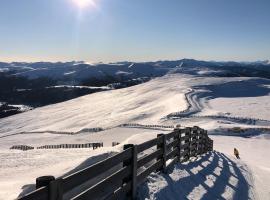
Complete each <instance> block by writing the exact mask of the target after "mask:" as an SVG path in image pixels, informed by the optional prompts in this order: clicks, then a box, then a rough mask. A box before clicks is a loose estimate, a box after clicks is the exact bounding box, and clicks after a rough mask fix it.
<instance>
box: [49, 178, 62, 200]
mask: <svg viewBox="0 0 270 200" xmlns="http://www.w3.org/2000/svg"><path fill="white" fill-rule="evenodd" d="M49 200H63V181H62V179H61V178H58V179H56V180H54V181H51V182H50V183H49Z"/></svg>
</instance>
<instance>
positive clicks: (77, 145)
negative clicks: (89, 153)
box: [37, 142, 103, 149]
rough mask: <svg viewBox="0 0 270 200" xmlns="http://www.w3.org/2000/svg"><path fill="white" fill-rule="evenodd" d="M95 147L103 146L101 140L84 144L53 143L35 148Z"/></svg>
mask: <svg viewBox="0 0 270 200" xmlns="http://www.w3.org/2000/svg"><path fill="white" fill-rule="evenodd" d="M91 147H93V149H97V148H99V147H103V142H95V143H86V144H53V145H44V146H41V147H37V149H70V148H91Z"/></svg>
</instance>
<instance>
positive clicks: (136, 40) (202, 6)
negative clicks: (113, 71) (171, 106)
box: [0, 0, 270, 62]
mask: <svg viewBox="0 0 270 200" xmlns="http://www.w3.org/2000/svg"><path fill="white" fill-rule="evenodd" d="M182 58H194V59H202V60H218V61H228V60H235V61H255V60H266V59H270V1H269V0H167V1H165V0H0V61H2V62H3V61H4V62H11V61H27V62H34V61H71V60H77V61H79V60H80V61H87V62H115V61H155V60H176V59H182Z"/></svg>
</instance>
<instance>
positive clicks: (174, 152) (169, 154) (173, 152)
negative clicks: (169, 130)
mask: <svg viewBox="0 0 270 200" xmlns="http://www.w3.org/2000/svg"><path fill="white" fill-rule="evenodd" d="M177 152H178V149H177V148H176V149H174V150H173V151H171V152H170V153H168V154H167V156H166V159H167V160H169V159H171V158H174V157H175V156H176V155H177Z"/></svg>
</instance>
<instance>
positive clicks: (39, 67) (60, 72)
mask: <svg viewBox="0 0 270 200" xmlns="http://www.w3.org/2000/svg"><path fill="white" fill-rule="evenodd" d="M0 72H7V73H9V74H10V75H16V76H23V77H27V78H29V79H35V78H40V77H47V78H51V79H54V80H58V81H63V82H64V83H65V84H68V83H72V84H74V83H79V82H81V81H82V80H85V79H91V78H95V79H107V78H108V77H113V78H118V79H132V78H138V77H157V76H162V75H164V74H166V73H177V72H181V73H187V74H198V75H204V74H205V73H207V75H209V73H211V74H213V75H214V76H260V77H265V78H270V63H269V61H268V60H266V61H257V62H216V61H200V60H194V59H182V60H175V61H156V62H140V63H134V62H117V63H109V64H104V63H99V64H87V63H85V62H81V61H80V62H76V61H73V62H56V63H52V62H35V63H25V62H12V63H4V62H0Z"/></svg>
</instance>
